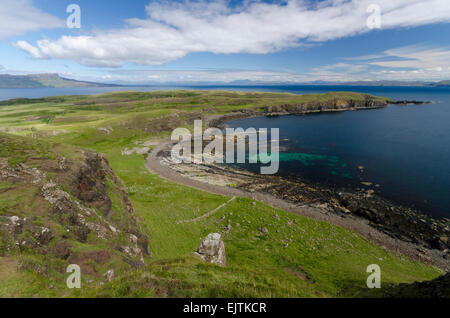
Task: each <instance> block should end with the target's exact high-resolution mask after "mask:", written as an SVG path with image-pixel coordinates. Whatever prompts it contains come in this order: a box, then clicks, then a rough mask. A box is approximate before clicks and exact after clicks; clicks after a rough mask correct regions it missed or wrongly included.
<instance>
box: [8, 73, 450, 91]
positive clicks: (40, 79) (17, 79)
mask: <svg viewBox="0 0 450 318" xmlns="http://www.w3.org/2000/svg"><path fill="white" fill-rule="evenodd" d="M167 85H169V86H192V87H194V86H274V85H292V86H293V85H317V86H319V85H323V86H333V85H339V86H409V87H414V86H429V87H450V80H446V81H440V82H419V81H415V82H407V81H354V82H326V81H314V82H304V83H293V82H283V81H279V82H262V81H249V80H239V81H233V82H202V81H197V82H167V83H161V82H146V83H144V82H143V83H127V82H115V84H105V83H97V82H86V81H77V80H74V79H69V78H64V77H61V76H60V75H58V74H31V75H9V74H0V88H45V87H48V88H53V87H116V86H117V87H119V86H167Z"/></svg>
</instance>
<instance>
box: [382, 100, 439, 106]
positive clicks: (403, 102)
mask: <svg viewBox="0 0 450 318" xmlns="http://www.w3.org/2000/svg"><path fill="white" fill-rule="evenodd" d="M390 104H393V105H423V104H431V102H424V101H418V100H396V101H391V102H390Z"/></svg>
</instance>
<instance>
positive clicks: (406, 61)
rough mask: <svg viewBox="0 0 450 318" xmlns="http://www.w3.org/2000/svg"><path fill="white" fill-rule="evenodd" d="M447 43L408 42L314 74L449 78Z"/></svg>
mask: <svg viewBox="0 0 450 318" xmlns="http://www.w3.org/2000/svg"><path fill="white" fill-rule="evenodd" d="M449 65H450V47H429V46H425V45H410V46H404V47H400V48H395V49H390V50H386V51H384V52H382V53H381V54H376V55H367V56H360V57H354V58H351V59H350V58H348V59H346V62H345V63H336V64H332V65H326V66H322V67H319V68H316V69H314V71H315V73H314V74H316V75H317V76H328V77H330V78H339V77H341V78H344V77H346V78H353V80H402V81H416V80H423V81H434V80H442V79H448V78H450V67H449Z"/></svg>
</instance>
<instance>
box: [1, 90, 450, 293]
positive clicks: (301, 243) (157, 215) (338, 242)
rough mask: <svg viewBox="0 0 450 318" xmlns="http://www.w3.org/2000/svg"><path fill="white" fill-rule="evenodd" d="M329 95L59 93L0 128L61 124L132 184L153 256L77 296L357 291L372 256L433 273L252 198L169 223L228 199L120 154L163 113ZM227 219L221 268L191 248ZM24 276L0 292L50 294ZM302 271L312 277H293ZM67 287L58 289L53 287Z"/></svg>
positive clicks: (6, 116) (391, 273) (408, 273)
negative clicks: (24, 285) (26, 286)
mask: <svg viewBox="0 0 450 318" xmlns="http://www.w3.org/2000/svg"><path fill="white" fill-rule="evenodd" d="M349 96H350V97H352V98H361V95H359V94H351V93H340V94H339V96H338V97H339V98H340V99H342V98H346V97H349ZM334 98H336V96H334V95H331V94H328V95H327V94H325V95H310V96H295V95H290V94H258V93H234V92H202V93H199V92H186V91H184V92H155V93H117V94H107V95H101V96H97V97H80V96H75V97H65V98H64V101H63V102H46V101H45V100H44V101H43V102H41V103H38V104H23V105H11V106H2V107H1V108H0V127H10V128H11V127H15V128H16V129H15V130H14V131H13V132H14V133H16V134H22V135H29V134H37V135H39V134H40V133H42V132H45V131H65V132H66V133H64V134H60V135H58V136H52V137H47V138H49V139H52V140H55V141H59V142H65V143H70V144H73V145H77V146H82V147H85V148H90V149H94V150H96V151H100V152H102V153H105V154H106V155H107V157H108V160H109V161H110V164H111V166H112V167H113V169H114V171H115V172H116V174H117V175H118V176H119V177H120V178H122V179H123V180H124V181H125V183H126V185H127V186H128V190H129V194H130V197H131V200H132V202H133V205H134V207H135V209H136V212H137V213H138V215H139V216H140V217H141V224H142V226H143V227H144V229H145V230H146V231H147V233H148V234H149V237H150V249H151V251H152V253H153V256H154V260H153V262H152V263H151V264H150V265H149V266H148V267H147V268H145V269H141V270H137V271H135V272H131V273H129V272H127V273H122V274H120V273H119V277H118V279H116V280H114V281H113V282H110V283H107V284H105V285H99V284H97V283H96V282H94V283H92V284H90V285H87V286H85V288H83V289H82V290H81V291H75V292H73V294H72V295H74V296H211V297H214V296H239V297H243V296H249V297H250V296H281V297H287V296H289V297H292V296H309V297H317V296H319V297H322V296H339V295H345V296H355V295H358V293H359V292H360V291H361V289H362V288H364V287H365V281H366V278H367V275H368V274H367V273H366V272H365V269H366V267H367V265H369V264H372V263H377V264H379V265H380V266H381V269H382V279H383V284H387V283H399V282H412V281H416V280H419V281H420V280H425V279H431V278H434V277H436V276H437V275H439V274H441V272H440V271H439V270H437V269H435V268H431V267H429V266H425V265H423V264H419V263H416V262H413V261H410V260H408V259H404V258H401V257H397V256H394V255H393V254H392V253H388V252H386V251H384V250H383V249H381V248H379V247H376V246H374V245H373V244H370V243H369V242H367V240H365V239H364V238H362V237H361V236H359V235H356V234H354V233H352V232H350V231H347V230H345V229H342V228H339V227H336V226H333V225H330V224H327V223H323V222H317V221H313V220H310V219H307V218H303V217H299V216H295V215H292V214H290V213H287V212H284V211H281V210H275V209H273V208H272V207H270V206H268V205H266V204H262V203H257V204H256V206H253V205H252V201H251V200H250V199H238V200H235V201H233V202H232V203H231V204H229V205H227V206H226V207H225V208H223V209H221V210H220V211H218V212H217V213H216V214H215V215H213V216H211V217H209V218H207V219H204V220H202V221H199V222H197V223H185V224H175V221H176V220H182V219H189V218H194V217H196V216H199V215H202V214H204V213H206V212H208V211H210V210H212V209H214V208H215V207H217V206H218V205H220V204H221V203H223V202H225V201H226V200H227V199H228V198H225V197H221V196H217V195H212V194H208V193H204V192H201V191H197V190H194V189H190V188H187V187H184V186H181V185H176V184H173V183H172V182H169V181H166V180H163V179H161V178H159V177H158V176H156V175H152V174H150V173H149V172H148V171H147V170H146V169H145V166H144V163H145V159H144V156H143V155H132V156H126V157H123V156H121V154H120V150H121V149H123V148H125V147H132V146H134V142H136V141H143V140H146V139H148V138H152V137H155V136H159V135H160V133H156V132H152V131H150V132H149V130H148V129H147V127H148V126H149V125H150V126H151V125H154V124H155V123H156V122H161V121H164V122H166V123H169V124H171V122H170V121H171V120H172V117H166V118H165V119H163V120H162V119H161V117H162V116H166V115H168V114H171V113H175V112H177V113H180V111H183V112H185V111H190V112H199V111H203V112H207V113H208V114H218V113H225V112H229V111H231V110H233V109H241V108H254V107H261V106H267V105H279V104H288V103H302V102H311V101H315V100H321V101H323V102H326V101H330V100H332V99H334ZM180 114H183V113H180ZM172 124H174V125H175V124H180V125H188V124H189V123H188V122H183V121H181V122H176V121H175V122H173V123H172ZM105 126H111V127H113V129H114V130H113V132H112V133H111V134H110V135H106V134H103V133H99V132H98V130H97V128H98V127H105ZM169 126H170V125H169ZM163 134H164V133H163ZM275 214H277V215H278V216H279V217H280V220H278V219H277V218H275V217H274V215H275ZM238 223H239V226H238V225H237V224H238ZM227 224H231V226H232V229H231V231H230V232H229V233H228V234H225V235H224V239H225V244H226V249H227V261H228V266H227V267H226V268H220V267H217V266H214V265H210V264H205V263H203V262H200V261H199V260H198V259H197V258H196V257H194V256H192V252H193V251H195V249H196V248H197V246H198V245H199V243H200V242H201V240H202V239H203V238H204V237H205V235H206V234H208V233H210V232H213V231H221V230H223V228H224V227H225V226H226V225H227ZM260 227H266V228H267V229H268V230H269V233H268V234H263V233H262V232H261V231H260V230H259V228H260ZM0 275H1V274H0ZM26 275H31V276H30V277H29V279H28V281H35V282H36V283H33V284H31V285H30V288H31V291H29V292H26V293H25V292H22V291H20V290H18V287H16V286H18V285H17V284H19V283H20V282H22V281H23V280H24V279H26V278H25V277H26V276H24V275H22V274H20V275H19V274H18V273H16V275H12V276H11V277H10V279H9V280H8V281H7V282H2V283H1V284H0V295H14V296H20V295H28V296H29V295H34V293H35V294H37V295H47V290H48V289H46V288H42V287H44V286H47V287H48V283H47V282H46V281H41V280H40V279H41V278H40V277H39V276H37V275H33V274H31V273H27V274H26ZM302 276H308V278H309V280H308V281H304V280H302V279H301V278H299V277H302ZM36 286H39V288H38V287H36ZM87 287H89V288H87ZM58 293H59V294H58ZM66 293H67V290H66V291H64V290H59V289H58V292H53V293H51V295H52V296H58V295H64V294H66Z"/></svg>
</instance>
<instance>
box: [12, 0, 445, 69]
mask: <svg viewBox="0 0 450 318" xmlns="http://www.w3.org/2000/svg"><path fill="white" fill-rule="evenodd" d="M22 1H25V0H22ZM374 2H375V3H377V4H378V5H379V6H380V8H381V28H382V29H388V28H396V27H411V26H419V25H424V24H430V23H437V22H449V21H450V6H449V5H448V0H428V1H423V0H396V1H392V0H377V1H373V0H324V1H321V2H318V3H315V4H314V3H312V2H311V1H308V0H290V1H286V3H284V2H278V3H262V2H259V1H251V0H249V1H244V3H243V4H242V5H240V6H238V7H232V6H229V5H228V3H227V2H224V1H213V2H210V1H204V0H201V1H194V2H167V1H157V2H152V3H150V4H149V5H148V6H147V7H146V11H147V18H146V19H129V20H127V21H126V27H124V28H123V29H115V30H104V31H100V32H96V33H93V34H89V35H83V36H63V37H61V38H59V39H57V40H53V41H52V40H40V41H37V43H36V44H35V45H32V44H30V43H27V42H24V41H20V42H17V43H16V46H17V47H18V48H20V49H22V50H24V51H25V52H27V53H28V54H30V55H31V56H32V57H34V58H38V59H42V58H56V59H71V60H74V61H76V62H78V63H80V64H83V65H86V66H103V67H119V66H122V65H123V64H126V63H134V64H139V65H160V64H164V63H167V62H169V61H172V60H175V59H179V58H182V57H184V56H186V55H187V54H189V53H194V52H212V53H222V54H231V53H256V54H264V53H270V52H277V51H280V50H283V49H286V48H289V47H295V46H301V45H305V44H308V43H311V42H322V41H327V40H332V39H338V38H342V37H348V36H353V35H356V34H361V33H364V32H369V31H370V29H369V28H368V27H367V23H366V22H367V19H368V16H369V14H370V13H368V12H367V8H368V7H369V5H370V4H372V3H374Z"/></svg>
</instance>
